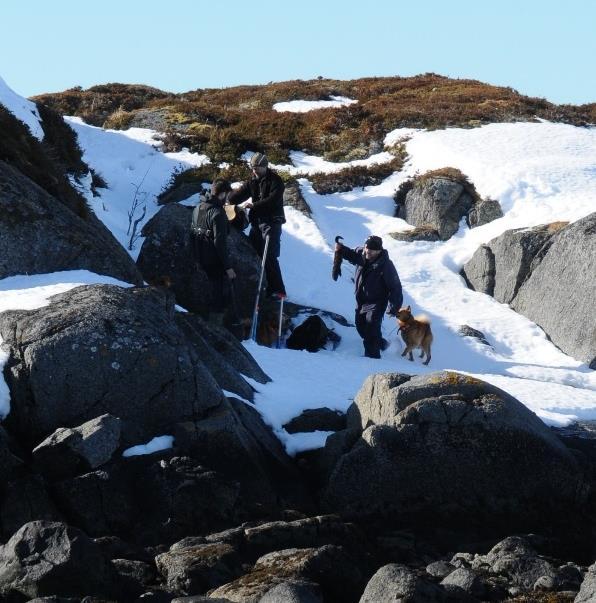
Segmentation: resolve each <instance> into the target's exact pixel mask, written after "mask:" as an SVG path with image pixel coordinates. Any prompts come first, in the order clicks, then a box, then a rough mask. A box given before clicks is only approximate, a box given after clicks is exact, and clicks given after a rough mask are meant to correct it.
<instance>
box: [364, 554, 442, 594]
mask: <svg viewBox="0 0 596 603" xmlns="http://www.w3.org/2000/svg"><path fill="white" fill-rule="evenodd" d="M446 598H447V597H446V594H445V592H444V591H443V590H442V589H441V588H440V587H439V586H437V585H436V584H433V583H432V582H431V581H430V580H425V579H424V578H421V577H419V576H417V575H416V573H415V572H414V571H412V570H411V569H409V568H408V567H406V566H405V565H399V564H397V563H392V564H390V565H385V566H383V567H382V568H380V569H379V570H378V571H377V573H376V574H375V575H374V576H373V577H372V578H371V579H370V581H369V583H368V584H367V585H366V589H365V590H364V593H363V595H362V597H361V598H360V603H391V602H392V601H402V602H403V603H417V602H418V601H428V603H435V602H440V601H445V600H446Z"/></svg>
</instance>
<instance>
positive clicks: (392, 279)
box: [335, 235, 403, 358]
mask: <svg viewBox="0 0 596 603" xmlns="http://www.w3.org/2000/svg"><path fill="white" fill-rule="evenodd" d="M338 238H339V237H338ZM336 241H337V239H336ZM335 251H336V252H337V253H340V254H341V257H342V258H345V259H346V260H348V262H350V263H351V264H354V265H355V266H356V274H355V278H354V284H355V293H356V329H357V331H358V334H359V335H360V337H362V342H363V344H364V355H365V356H368V357H369V358H380V357H381V350H384V349H385V348H386V347H387V345H388V343H387V341H386V340H385V339H383V337H382V335H381V323H382V322H383V314H384V313H385V310H386V309H387V305H389V310H388V312H387V313H388V314H390V315H392V316H395V315H396V314H397V312H398V311H399V309H400V307H401V304H402V302H403V293H402V288H401V282H400V280H399V276H398V274H397V270H396V269H395V265H394V264H393V262H392V261H391V260H390V259H389V254H388V253H387V250H386V249H383V240H382V239H381V237H378V236H376V235H371V236H370V237H368V238H367V239H366V241H365V243H364V247H356V248H355V249H350V248H349V247H347V246H346V245H343V244H342V243H340V242H339V241H337V242H336V243H335Z"/></svg>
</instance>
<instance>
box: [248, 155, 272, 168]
mask: <svg viewBox="0 0 596 603" xmlns="http://www.w3.org/2000/svg"><path fill="white" fill-rule="evenodd" d="M268 165H269V161H267V157H266V156H265V155H263V153H255V154H254V155H253V156H252V157H251V158H250V167H251V168H256V167H267V166H268Z"/></svg>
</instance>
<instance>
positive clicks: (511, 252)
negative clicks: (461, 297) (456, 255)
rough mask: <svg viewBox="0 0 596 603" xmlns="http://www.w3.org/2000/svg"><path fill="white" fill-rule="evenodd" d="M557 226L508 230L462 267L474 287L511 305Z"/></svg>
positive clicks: (482, 248) (481, 247) (466, 277)
mask: <svg viewBox="0 0 596 603" xmlns="http://www.w3.org/2000/svg"><path fill="white" fill-rule="evenodd" d="M557 227H558V226H552V225H546V226H535V227H533V228H518V229H515V230H507V231H505V232H504V233H503V234H502V235H500V236H498V237H496V238H495V239H493V240H492V241H490V242H489V243H488V244H487V245H482V246H480V247H479V248H478V249H477V250H476V252H475V253H474V255H473V256H472V258H471V259H470V260H469V261H468V262H467V263H466V264H465V265H464V267H463V276H464V278H465V279H466V280H467V282H468V283H469V284H470V285H471V287H472V288H473V289H474V290H476V291H480V292H481V293H487V294H488V295H492V296H493V297H494V298H495V299H496V300H497V301H499V302H501V303H504V304H509V303H511V301H512V300H513V299H514V297H515V296H516V295H517V292H518V290H519V288H520V286H521V285H522V284H523V283H524V281H525V280H526V279H527V278H528V276H529V274H530V270H531V266H532V263H533V261H534V259H535V258H536V256H537V255H539V254H544V253H545V251H546V250H547V249H548V244H549V241H550V239H551V238H552V236H553V235H554V234H555V232H556V231H557V230H556V229H557Z"/></svg>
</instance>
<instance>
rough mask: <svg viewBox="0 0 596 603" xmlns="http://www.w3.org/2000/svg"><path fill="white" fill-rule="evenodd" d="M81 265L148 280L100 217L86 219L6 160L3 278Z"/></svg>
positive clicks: (1, 205)
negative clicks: (142, 276)
mask: <svg viewBox="0 0 596 603" xmlns="http://www.w3.org/2000/svg"><path fill="white" fill-rule="evenodd" d="M80 269H85V270H89V271H91V272H96V273H98V274H106V275H109V276H113V277H115V278H117V279H120V280H122V281H125V282H128V283H135V284H140V283H142V278H141V275H140V274H139V272H138V270H137V268H136V266H135V264H134V262H133V260H132V259H131V258H130V256H129V255H128V254H127V253H126V251H125V250H124V248H123V247H122V246H121V245H119V243H118V242H117V241H116V239H115V238H114V237H113V236H112V234H111V233H110V232H109V231H108V230H107V228H106V227H105V226H104V225H103V224H102V223H101V222H100V221H99V220H98V219H97V218H95V217H94V216H93V215H92V214H89V216H88V217H87V219H83V218H81V217H80V216H78V215H77V214H75V213H74V212H73V211H71V210H70V209H68V208H67V207H66V206H65V205H64V204H63V203H60V202H59V201H58V200H56V199H55V198H54V197H52V196H51V195H50V194H49V193H47V192H46V191H45V190H43V189H42V188H40V187H39V186H38V185H37V184H35V183H34V182H33V181H32V180H30V179H29V178H27V177H26V176H24V175H23V174H21V173H20V172H19V171H18V170H16V169H15V168H14V167H12V166H10V165H8V164H6V163H5V162H3V161H0V278H5V277H7V276H12V275H16V274H43V273H49V272H57V271H61V270H80Z"/></svg>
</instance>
